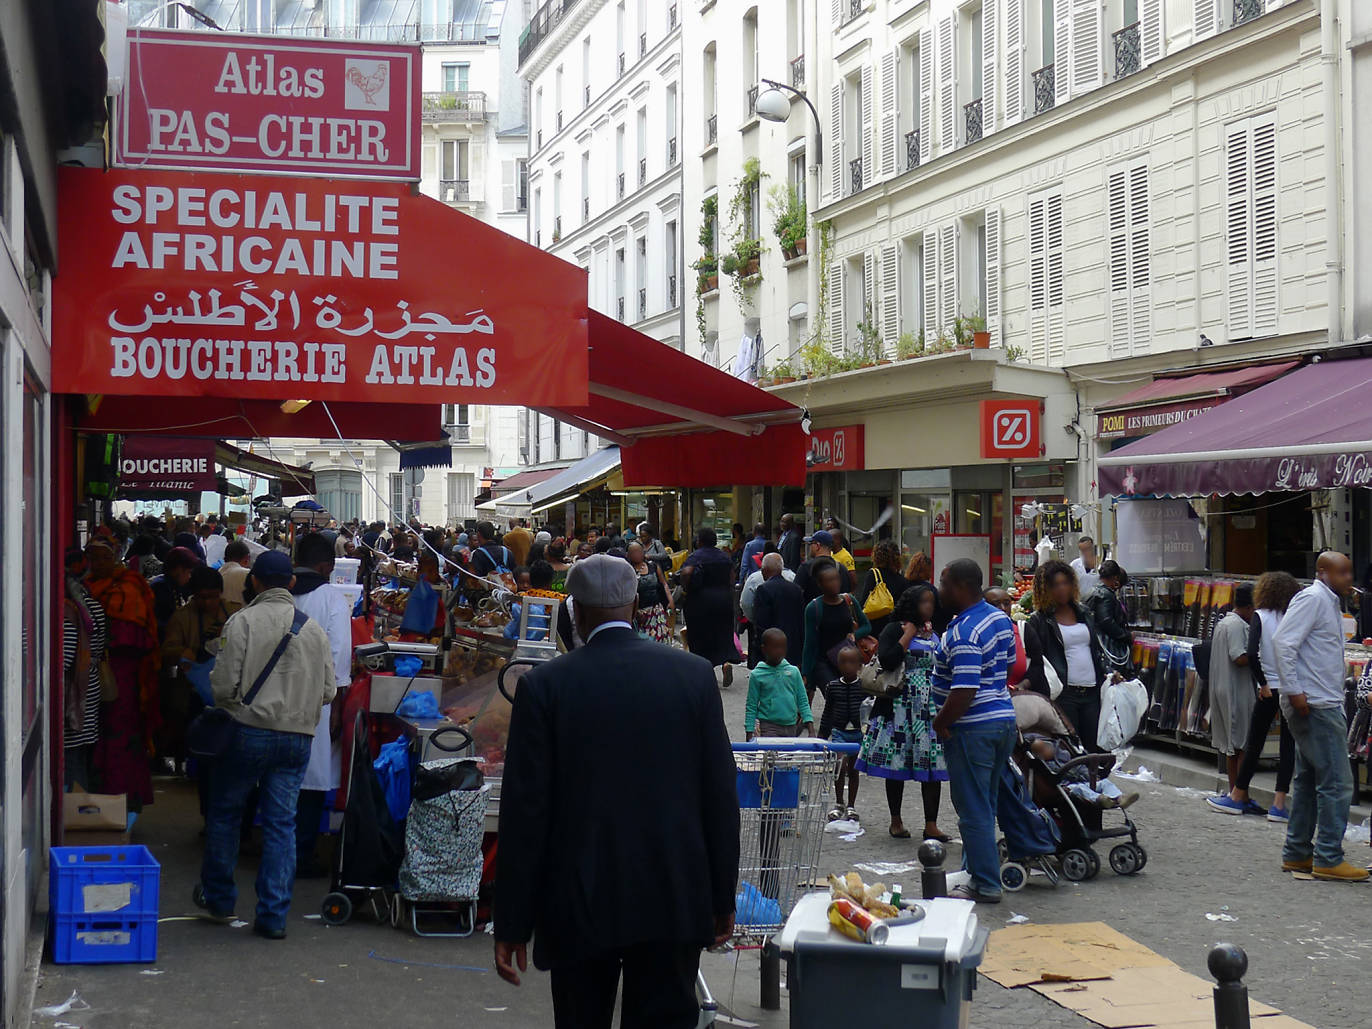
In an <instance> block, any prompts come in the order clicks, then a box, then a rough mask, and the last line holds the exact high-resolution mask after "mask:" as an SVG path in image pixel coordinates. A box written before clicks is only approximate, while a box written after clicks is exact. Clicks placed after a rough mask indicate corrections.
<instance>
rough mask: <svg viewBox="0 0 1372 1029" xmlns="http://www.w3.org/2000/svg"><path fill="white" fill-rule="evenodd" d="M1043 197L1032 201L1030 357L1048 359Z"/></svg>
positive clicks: (1037, 360) (1044, 207) (1034, 360)
mask: <svg viewBox="0 0 1372 1029" xmlns="http://www.w3.org/2000/svg"><path fill="white" fill-rule="evenodd" d="M1046 207H1047V204H1046V203H1045V200H1044V198H1043V197H1041V196H1039V197H1034V198H1033V199H1032V200H1030V201H1029V359H1030V360H1031V361H1033V362H1034V363H1035V364H1046V363H1047V360H1048V346H1047V323H1048V240H1047V233H1046V232H1045V224H1044V223H1045V213H1046V211H1045V209H1046Z"/></svg>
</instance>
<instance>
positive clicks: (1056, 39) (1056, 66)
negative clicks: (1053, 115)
mask: <svg viewBox="0 0 1372 1029" xmlns="http://www.w3.org/2000/svg"><path fill="white" fill-rule="evenodd" d="M1073 2H1074V0H1056V3H1054V4H1053V102H1054V103H1055V104H1065V103H1067V101H1068V100H1070V99H1071V97H1072V6H1071V5H1072V3H1073Z"/></svg>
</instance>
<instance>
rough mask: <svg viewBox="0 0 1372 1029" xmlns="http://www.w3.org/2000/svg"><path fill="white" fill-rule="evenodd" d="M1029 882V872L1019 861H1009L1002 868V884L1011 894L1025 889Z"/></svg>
mask: <svg viewBox="0 0 1372 1029" xmlns="http://www.w3.org/2000/svg"><path fill="white" fill-rule="evenodd" d="M1028 881H1029V870H1028V869H1027V868H1025V867H1024V866H1023V865H1021V864H1020V863H1019V862H1018V861H1008V862H1006V863H1005V864H1003V865H1001V866H1000V884H1001V886H1003V887H1005V889H1007V890H1008V891H1010V892H1011V893H1018V892H1019V891H1020V890H1022V889H1024V884H1025V883H1026V882H1028Z"/></svg>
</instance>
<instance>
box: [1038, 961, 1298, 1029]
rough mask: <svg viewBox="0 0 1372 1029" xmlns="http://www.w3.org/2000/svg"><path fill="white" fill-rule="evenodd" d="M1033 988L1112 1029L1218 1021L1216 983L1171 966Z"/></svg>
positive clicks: (1254, 1010)
mask: <svg viewBox="0 0 1372 1029" xmlns="http://www.w3.org/2000/svg"><path fill="white" fill-rule="evenodd" d="M1030 989H1031V990H1033V991H1034V992H1035V993H1039V994H1042V995H1043V996H1045V997H1047V998H1048V999H1050V1000H1052V1001H1054V1002H1056V1003H1058V1004H1061V1005H1062V1006H1063V1007H1066V1008H1071V1009H1072V1010H1073V1011H1075V1012H1077V1014H1079V1015H1081V1016H1082V1017H1083V1018H1089V1019H1090V1020H1091V1021H1093V1022H1095V1023H1096V1024H1097V1025H1102V1026H1105V1027H1106V1029H1131V1027H1135V1026H1169V1027H1171V1026H1177V1025H1182V1024H1185V1023H1186V1022H1191V1021H1195V1020H1196V1019H1198V1018H1204V1017H1207V1016H1208V1017H1209V1018H1210V1022H1211V1025H1212V1026H1213V1024H1214V1020H1215V1014H1214V1011H1215V1009H1214V1000H1213V987H1212V985H1211V984H1210V983H1207V982H1206V981H1205V980H1203V979H1200V978H1198V977H1197V976H1194V975H1191V974H1190V973H1189V972H1184V971H1182V970H1181V969H1180V968H1178V967H1177V966H1176V965H1173V964H1170V963H1169V964H1167V965H1162V966H1155V967H1151V968H1121V969H1119V970H1117V971H1116V972H1115V973H1114V974H1113V975H1112V976H1111V978H1109V979H1101V980H1095V981H1092V982H1085V983H1035V984H1034V985H1032V986H1030ZM1248 1009H1249V1013H1250V1014H1251V1015H1259V1014H1262V1015H1274V1014H1277V1013H1278V1012H1277V1010H1276V1008H1271V1007H1268V1006H1267V1005H1265V1004H1260V1003H1258V1002H1257V1001H1255V1000H1252V999H1250V1000H1249V1003H1248Z"/></svg>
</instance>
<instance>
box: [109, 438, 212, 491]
mask: <svg viewBox="0 0 1372 1029" xmlns="http://www.w3.org/2000/svg"><path fill="white" fill-rule="evenodd" d="M119 485H120V487H121V488H122V489H126V490H157V491H162V492H186V493H196V492H201V491H213V490H214V489H215V488H216V480H215V474H214V440H212V439H195V438H192V437H180V436H129V437H127V438H126V439H125V440H124V448H123V452H122V453H121V454H120V456H119Z"/></svg>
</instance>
